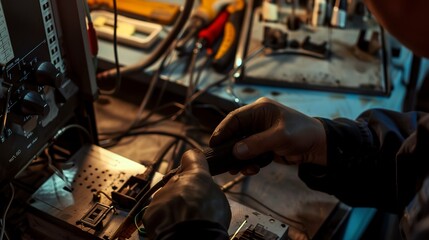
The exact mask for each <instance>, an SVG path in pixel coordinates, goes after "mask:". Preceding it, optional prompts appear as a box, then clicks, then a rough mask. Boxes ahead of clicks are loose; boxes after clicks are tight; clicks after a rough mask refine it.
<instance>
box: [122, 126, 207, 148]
mask: <svg viewBox="0 0 429 240" xmlns="http://www.w3.org/2000/svg"><path fill="white" fill-rule="evenodd" d="M138 135H163V136H169V137H174V138H178V139H180V140H182V141H184V142H186V143H187V144H189V145H190V146H192V147H193V148H197V149H198V150H201V151H202V150H203V147H202V146H201V145H200V144H199V143H198V142H197V141H195V140H194V139H192V138H190V137H188V136H185V135H183V134H178V133H172V132H168V131H160V130H155V131H140V132H130V133H128V134H126V136H124V137H130V136H138Z"/></svg>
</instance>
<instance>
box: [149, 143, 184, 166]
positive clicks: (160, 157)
mask: <svg viewBox="0 0 429 240" xmlns="http://www.w3.org/2000/svg"><path fill="white" fill-rule="evenodd" d="M178 142H179V138H175V139H173V140H171V141H170V142H168V143H167V144H165V145H164V146H163V147H162V148H161V149H160V150H159V151H158V153H157V155H156V156H155V159H154V161H153V162H154V163H153V164H152V166H154V170H157V171H159V166H160V165H161V162H162V160H163V159H164V157H165V155H167V153H168V152H169V151H170V149H171V148H172V147H174V146H175V145H177V143H178Z"/></svg>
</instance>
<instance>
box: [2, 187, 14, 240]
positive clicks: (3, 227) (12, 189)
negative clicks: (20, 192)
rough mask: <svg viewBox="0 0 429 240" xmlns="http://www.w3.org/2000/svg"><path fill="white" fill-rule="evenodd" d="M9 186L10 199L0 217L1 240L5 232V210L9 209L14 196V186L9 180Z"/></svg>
mask: <svg viewBox="0 0 429 240" xmlns="http://www.w3.org/2000/svg"><path fill="white" fill-rule="evenodd" d="M9 186H10V189H11V192H12V193H11V197H10V200H9V203H8V204H7V206H6V209H5V210H4V213H3V218H2V222H1V223H2V224H1V225H2V228H1V234H0V240H3V237H4V235H5V232H6V216H7V212H8V211H9V208H10V205H12V201H13V199H14V197H15V188H14V186H13V184H12V183H11V182H10V183H9Z"/></svg>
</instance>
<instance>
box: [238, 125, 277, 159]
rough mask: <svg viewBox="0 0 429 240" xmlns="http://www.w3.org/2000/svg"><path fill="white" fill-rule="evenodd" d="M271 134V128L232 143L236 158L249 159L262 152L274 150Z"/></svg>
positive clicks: (272, 132) (272, 134) (272, 133)
mask: <svg viewBox="0 0 429 240" xmlns="http://www.w3.org/2000/svg"><path fill="white" fill-rule="evenodd" d="M273 136H274V130H273V129H268V130H266V131H264V132H260V133H257V134H254V135H251V136H249V137H247V138H245V139H243V140H241V141H239V142H237V143H236V144H235V145H234V148H233V153H234V155H235V157H236V158H238V159H250V158H254V157H257V156H259V155H261V154H263V153H266V152H269V151H274V149H273V148H274V146H273V143H274V142H275V141H272V140H271V139H272V138H273Z"/></svg>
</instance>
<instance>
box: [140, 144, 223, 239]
mask: <svg viewBox="0 0 429 240" xmlns="http://www.w3.org/2000/svg"><path fill="white" fill-rule="evenodd" d="M200 220H202V221H209V222H213V223H218V224H220V225H222V226H223V227H224V228H225V232H226V230H227V229H228V226H229V223H230V220H231V210H230V207H229V203H228V201H227V199H226V197H225V195H224V194H223V192H222V191H221V190H220V188H219V186H218V185H216V183H215V182H214V181H213V179H212V177H211V175H210V173H209V170H208V164H207V161H206V159H205V157H204V155H203V154H202V153H201V152H198V151H196V150H190V151H187V152H186V153H185V154H184V155H183V157H182V162H181V170H180V171H179V172H178V173H177V174H176V175H175V176H174V177H172V178H171V179H170V180H169V181H168V183H167V184H166V185H165V186H164V187H163V188H162V189H161V190H159V191H158V192H157V193H156V194H155V196H154V197H153V199H152V202H151V203H150V204H149V206H148V208H147V209H146V211H145V213H144V215H143V224H144V226H145V228H146V230H147V232H148V234H149V237H150V239H157V238H156V237H157V236H159V235H160V234H165V231H166V230H171V228H172V227H174V226H175V225H177V224H180V223H183V222H186V221H200Z"/></svg>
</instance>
